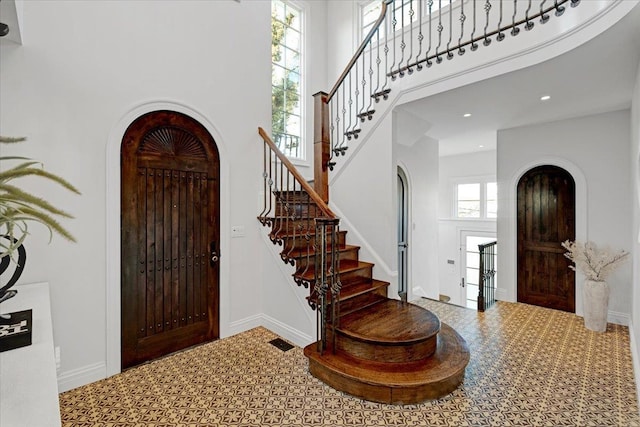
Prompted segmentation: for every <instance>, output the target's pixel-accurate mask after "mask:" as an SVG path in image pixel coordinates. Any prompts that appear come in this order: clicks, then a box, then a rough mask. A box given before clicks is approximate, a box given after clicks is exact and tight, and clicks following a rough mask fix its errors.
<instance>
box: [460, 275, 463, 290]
mask: <svg viewBox="0 0 640 427" xmlns="http://www.w3.org/2000/svg"><path fill="white" fill-rule="evenodd" d="M460 286H462V287H463V288H464V277H463V278H462V282H460Z"/></svg>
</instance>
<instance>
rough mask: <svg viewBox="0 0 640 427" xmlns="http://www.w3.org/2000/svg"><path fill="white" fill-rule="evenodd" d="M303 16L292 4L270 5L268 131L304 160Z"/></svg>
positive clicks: (287, 152) (277, 1) (285, 149)
mask: <svg viewBox="0 0 640 427" xmlns="http://www.w3.org/2000/svg"><path fill="white" fill-rule="evenodd" d="M302 38H303V34H302V13H301V11H300V10H299V9H297V8H295V7H293V6H292V5H291V4H289V3H287V2H285V1H281V0H274V1H272V2H271V115H272V116H271V130H272V133H273V139H274V142H275V143H276V145H277V146H278V148H280V150H281V151H282V152H283V153H284V154H285V155H286V156H287V157H290V158H296V159H302V158H304V153H303V147H302V144H301V142H302V141H301V139H302V132H303V124H302V123H303V117H302V66H301V64H302V45H303V43H302Z"/></svg>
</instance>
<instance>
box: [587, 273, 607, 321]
mask: <svg viewBox="0 0 640 427" xmlns="http://www.w3.org/2000/svg"><path fill="white" fill-rule="evenodd" d="M583 297H584V298H583V302H584V326H585V327H586V328H587V329H590V330H592V331H596V332H605V331H606V330H607V313H608V311H609V284H608V283H607V282H596V281H595V280H586V281H585V282H584V289H583Z"/></svg>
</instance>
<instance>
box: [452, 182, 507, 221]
mask: <svg viewBox="0 0 640 427" xmlns="http://www.w3.org/2000/svg"><path fill="white" fill-rule="evenodd" d="M454 190H455V202H456V203H455V216H456V217H458V218H496V217H497V216H498V185H497V184H496V183H495V182H470V183H463V184H456V186H455V189H454Z"/></svg>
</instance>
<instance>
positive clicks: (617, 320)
mask: <svg viewBox="0 0 640 427" xmlns="http://www.w3.org/2000/svg"><path fill="white" fill-rule="evenodd" d="M607 322H609V323H614V324H616V325H622V326H629V322H630V320H629V314H627V313H620V312H618V311H611V310H609V312H608V313H607Z"/></svg>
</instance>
